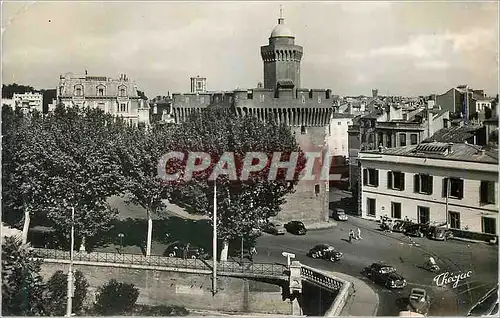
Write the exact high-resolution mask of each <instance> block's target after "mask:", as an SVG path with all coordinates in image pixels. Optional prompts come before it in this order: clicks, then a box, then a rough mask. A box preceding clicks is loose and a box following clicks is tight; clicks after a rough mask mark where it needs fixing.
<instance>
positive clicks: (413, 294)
mask: <svg viewBox="0 0 500 318" xmlns="http://www.w3.org/2000/svg"><path fill="white" fill-rule="evenodd" d="M430 305H431V304H430V301H429V296H428V295H427V292H426V291H425V289H422V288H412V289H411V291H410V296H409V297H408V310H409V311H412V312H416V313H417V314H422V315H427V313H428V312H429V307H430Z"/></svg>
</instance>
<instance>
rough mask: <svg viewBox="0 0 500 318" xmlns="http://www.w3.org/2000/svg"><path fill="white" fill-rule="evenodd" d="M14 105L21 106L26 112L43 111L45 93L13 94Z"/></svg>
mask: <svg viewBox="0 0 500 318" xmlns="http://www.w3.org/2000/svg"><path fill="white" fill-rule="evenodd" d="M12 103H13V106H14V107H18V108H21V110H23V111H24V112H30V111H35V110H36V111H38V112H40V113H42V112H43V95H42V94H40V93H23V94H18V93H15V94H14V95H13V96H12Z"/></svg>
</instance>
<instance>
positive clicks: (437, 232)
mask: <svg viewBox="0 0 500 318" xmlns="http://www.w3.org/2000/svg"><path fill="white" fill-rule="evenodd" d="M427 237H428V238H430V239H433V240H437V241H446V240H447V239H449V238H451V237H453V232H452V231H450V230H448V229H446V228H443V227H438V226H435V227H431V228H430V230H429V233H428V234H427Z"/></svg>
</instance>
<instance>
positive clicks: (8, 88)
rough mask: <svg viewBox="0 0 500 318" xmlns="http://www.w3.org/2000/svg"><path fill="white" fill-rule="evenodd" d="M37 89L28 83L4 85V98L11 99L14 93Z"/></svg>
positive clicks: (30, 91) (29, 91)
mask: <svg viewBox="0 0 500 318" xmlns="http://www.w3.org/2000/svg"><path fill="white" fill-rule="evenodd" d="M34 91H35V89H34V88H33V87H31V86H28V85H19V84H16V83H14V84H9V85H5V84H3V85H2V98H8V99H11V98H12V97H13V96H14V94H24V93H32V92H34Z"/></svg>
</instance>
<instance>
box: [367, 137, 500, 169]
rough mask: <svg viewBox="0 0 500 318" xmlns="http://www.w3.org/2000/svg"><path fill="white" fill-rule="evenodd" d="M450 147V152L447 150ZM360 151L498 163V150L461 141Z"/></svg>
mask: <svg viewBox="0 0 500 318" xmlns="http://www.w3.org/2000/svg"><path fill="white" fill-rule="evenodd" d="M450 149H451V152H450V151H449V150H450ZM361 153H366V154H373V153H376V154H383V155H389V156H403V157H417V158H433V159H442V160H454V161H467V162H480V163H488V164H498V151H488V150H484V149H482V148H481V147H479V146H475V145H471V144H463V143H462V144H448V143H442V142H433V143H426V144H420V145H411V146H405V147H396V148H387V149H384V150H383V152H382V153H381V152H380V151H379V150H365V151H361Z"/></svg>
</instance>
